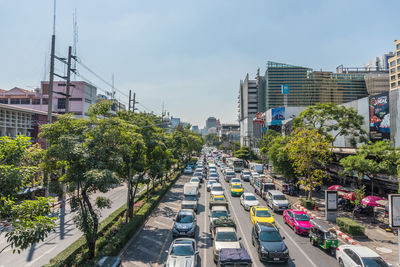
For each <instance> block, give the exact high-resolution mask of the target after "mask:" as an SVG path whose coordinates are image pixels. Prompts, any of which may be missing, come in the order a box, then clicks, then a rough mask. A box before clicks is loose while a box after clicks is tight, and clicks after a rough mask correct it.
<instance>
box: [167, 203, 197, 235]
mask: <svg viewBox="0 0 400 267" xmlns="http://www.w3.org/2000/svg"><path fill="white" fill-rule="evenodd" d="M196 227H197V225H196V214H195V213H194V211H193V210H192V209H182V210H180V211H179V212H178V215H177V216H176V218H175V219H174V227H173V228H172V236H173V238H176V237H182V236H183V237H186V236H188V237H194V236H195V234H196Z"/></svg>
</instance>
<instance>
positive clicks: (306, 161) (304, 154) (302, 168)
mask: <svg viewBox="0 0 400 267" xmlns="http://www.w3.org/2000/svg"><path fill="white" fill-rule="evenodd" d="M285 150H286V151H287V153H288V157H289V159H290V160H291V161H292V162H293V167H294V170H295V171H296V173H297V174H299V175H300V179H301V180H300V183H301V184H303V185H304V186H305V189H306V190H307V191H308V199H310V200H311V199H312V190H313V189H314V187H315V186H316V185H317V184H321V183H322V178H323V177H324V175H325V172H324V170H323V168H324V166H325V165H326V164H327V163H328V161H329V160H330V145H329V141H328V140H327V139H326V138H325V137H324V136H322V135H321V134H319V133H318V132H317V131H316V130H309V129H297V130H295V131H294V132H293V133H292V135H291V137H290V139H289V141H288V143H287V144H286V147H285Z"/></svg>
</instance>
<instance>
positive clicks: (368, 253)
mask: <svg viewBox="0 0 400 267" xmlns="http://www.w3.org/2000/svg"><path fill="white" fill-rule="evenodd" d="M340 248H343V249H345V248H350V249H352V250H353V251H354V252H355V253H357V255H358V256H360V257H380V255H379V254H378V253H376V252H375V251H373V250H372V249H370V248H368V247H364V246H354V245H342V246H340Z"/></svg>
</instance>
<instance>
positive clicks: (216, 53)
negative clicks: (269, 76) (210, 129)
mask: <svg viewBox="0 0 400 267" xmlns="http://www.w3.org/2000/svg"><path fill="white" fill-rule="evenodd" d="M75 9H76V10H77V17H78V32H79V37H78V45H77V56H78V57H79V58H80V59H81V60H82V62H83V63H84V64H85V65H87V66H89V67H90V68H91V69H92V70H94V71H95V72H96V73H97V74H99V75H101V76H102V77H103V78H104V79H105V80H107V81H108V82H109V83H111V76H112V73H114V77H115V87H116V88H118V89H119V90H121V91H122V92H123V94H120V93H119V92H117V98H120V99H121V101H122V102H125V103H127V102H128V100H127V98H126V97H125V96H124V95H128V92H129V89H132V90H133V91H134V92H136V96H137V99H138V101H139V102H140V104H138V108H139V110H141V111H143V110H144V111H150V110H152V111H154V112H155V113H157V114H160V113H161V109H162V104H163V103H164V105H165V108H166V109H167V111H168V112H169V113H170V114H171V115H172V116H174V117H179V118H181V120H182V121H186V122H189V123H191V124H192V125H198V126H199V127H200V128H203V127H204V125H205V121H206V119H207V118H208V117H210V116H213V117H216V118H218V119H220V121H221V123H233V122H236V120H237V96H238V90H239V83H240V80H243V79H244V78H245V76H246V74H247V73H249V76H250V77H251V78H253V77H255V75H256V72H257V68H260V72H261V74H264V72H265V64H266V62H267V61H268V60H270V61H276V62H283V63H288V64H292V65H299V66H305V67H310V68H313V69H316V70H319V69H323V70H327V71H335V68H336V67H337V66H338V65H340V64H343V65H345V66H351V67H355V66H362V65H363V64H364V63H366V62H368V61H370V60H371V59H373V58H374V57H376V56H379V55H382V54H384V53H387V52H389V51H393V50H394V46H393V41H394V40H395V39H399V38H400V32H399V23H396V22H395V21H396V20H395V18H397V17H398V14H397V13H398V10H399V9H400V1H398V0H389V1H372V0H354V1H352V0H346V1H345V0H337V1H320V0H310V1H298V0H287V1H272V0H251V1H239V0H219V1H211V0H203V1H194V0H192V1H190V0H189V1H188V0H176V1H175V0H172V1H163V0H154V1H151V3H150V2H147V1H137V0H117V1H104V0H88V1H78V0H69V1H65V0H64V1H61V0H58V1H57V17H56V36H57V39H56V53H57V55H59V56H65V55H66V53H67V47H68V46H69V45H72V40H73V34H72V33H73V27H72V26H73V23H72V14H73V12H74V10H75ZM52 17H53V0H42V1H29V0H21V1H6V0H0V23H1V25H2V27H0V36H1V40H2V42H1V43H0V47H1V49H0V58H1V63H2V64H1V65H0V73H1V74H0V78H1V79H0V81H1V82H0V89H11V88H13V87H15V86H17V87H21V88H25V89H33V88H35V87H38V86H39V85H40V81H41V80H42V79H43V77H45V74H47V73H48V72H49V64H48V61H49V54H50V41H51V33H52ZM45 63H46V64H45ZM45 66H46V67H45ZM56 71H57V72H58V73H60V74H63V73H64V67H63V66H62V65H61V64H57V65H56ZM78 71H79V72H80V73H81V74H82V75H83V76H85V77H86V78H88V79H89V80H90V81H92V82H93V84H94V85H95V86H98V87H99V90H98V92H99V93H104V92H102V89H106V90H110V86H108V85H107V84H105V83H103V82H102V81H100V80H99V79H97V78H96V77H95V76H93V75H92V74H90V73H89V72H87V71H86V70H85V69H84V68H82V66H80V65H79V64H78ZM47 77H48V75H47ZM77 80H80V78H77Z"/></svg>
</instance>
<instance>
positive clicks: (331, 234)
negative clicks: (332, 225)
mask: <svg viewBox="0 0 400 267" xmlns="http://www.w3.org/2000/svg"><path fill="white" fill-rule="evenodd" d="M325 236H326V239H337V235H336V233H335V232H333V231H329V232H326V233H325Z"/></svg>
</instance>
